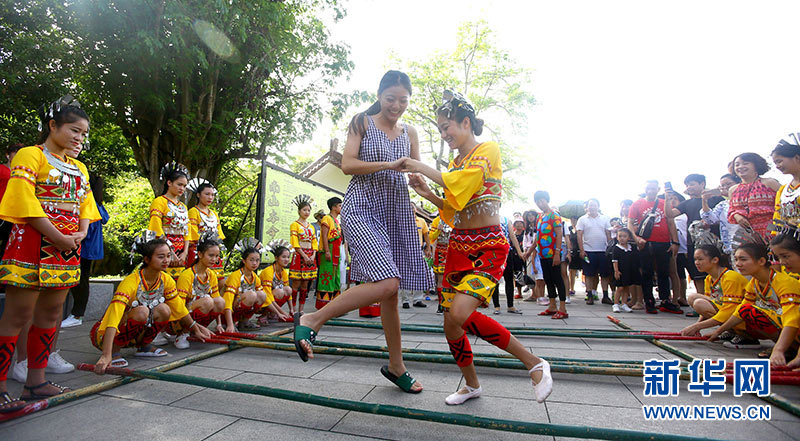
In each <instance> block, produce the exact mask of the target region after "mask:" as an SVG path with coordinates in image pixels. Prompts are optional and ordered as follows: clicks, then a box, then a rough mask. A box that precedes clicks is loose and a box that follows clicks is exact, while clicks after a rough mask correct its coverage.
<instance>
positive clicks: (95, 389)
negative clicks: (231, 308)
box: [0, 328, 292, 423]
mask: <svg viewBox="0 0 800 441" xmlns="http://www.w3.org/2000/svg"><path fill="white" fill-rule="evenodd" d="M291 331H292V328H285V329H280V330H278V331H275V332H272V333H270V334H267V335H271V336H275V337H277V336H280V335H283V334H288V333H289V332H291ZM238 348H239V347H238V346H230V345H228V346H223V347H219V348H214V349H210V350H208V351H205V352H201V353H199V354H195V355H190V356H188V357H184V358H181V359H180V360H175V361H173V362H170V363H166V364H162V365H160V366H157V367H154V368H152V369H151V370H152V371H153V372H166V371H170V370H173V369H177V368H179V367H183V366H186V365H189V364H191V363H194V362H197V361H201V360H205V359H207V358H211V357H214V356H217V355H220V354H224V353H226V352H229V351H232V350H234V349H238ZM134 381H138V378H131V377H120V378H114V379H113V380H107V381H103V382H101V383H96V384H90V385H89V386H85V387H82V388H80V389H76V390H73V391H70V392H66V393H63V394H60V395H56V396H53V397H50V398H48V399H46V400H39V401H34V402H32V403H29V404H28V405H26V406H25V407H23V408H22V409H20V410H18V411H16V412H11V413H4V414H0V423H2V422H4V421H9V420H13V419H16V418H19V417H22V416H25V415H28V414H31V413H34V412H38V411H40V410H44V409H49V408H51V407H54V406H58V405H59V404H65V403H69V402H70V401H75V400H77V399H79V398H83V397H87V396H89V395H94V394H96V393H100V392H104V391H107V390H109V389H113V388H115V387H118V386H122V385H125V384H128V383H132V382H134Z"/></svg>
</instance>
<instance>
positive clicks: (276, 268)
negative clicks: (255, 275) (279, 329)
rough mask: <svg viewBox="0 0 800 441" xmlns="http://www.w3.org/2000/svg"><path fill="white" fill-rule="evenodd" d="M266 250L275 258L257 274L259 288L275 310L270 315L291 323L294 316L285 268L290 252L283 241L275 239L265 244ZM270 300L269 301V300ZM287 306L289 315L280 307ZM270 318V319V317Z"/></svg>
mask: <svg viewBox="0 0 800 441" xmlns="http://www.w3.org/2000/svg"><path fill="white" fill-rule="evenodd" d="M267 249H268V250H269V251H270V252H271V253H272V255H273V256H275V262H273V263H272V265H269V266H268V267H266V268H264V269H263V270H262V271H261V274H259V278H260V279H261V288H262V289H263V290H264V294H266V295H267V300H266V301H267V302H269V303H271V304H272V306H273V307H274V308H275V309H273V310H272V314H269V313H268V315H270V316H271V315H274V316H275V318H276V319H278V320H280V321H291V315H294V305H292V287H291V286H289V271H287V270H286V267H288V266H289V262H290V261H291V259H292V252H291V251H290V249H289V243H288V242H286V241H285V240H283V239H276V240H273V241H272V242H270V243H269V244H267ZM270 299H271V300H270ZM286 303H288V304H289V314H290V315H287V314H286V313H285V312H284V311H283V309H282V307H283V305H284V304H286ZM270 318H271V317H270Z"/></svg>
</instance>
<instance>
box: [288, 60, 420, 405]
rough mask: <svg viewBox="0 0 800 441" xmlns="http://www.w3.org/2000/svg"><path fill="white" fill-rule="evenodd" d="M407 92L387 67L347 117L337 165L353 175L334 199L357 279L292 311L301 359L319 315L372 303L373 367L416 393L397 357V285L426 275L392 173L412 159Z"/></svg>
mask: <svg viewBox="0 0 800 441" xmlns="http://www.w3.org/2000/svg"><path fill="white" fill-rule="evenodd" d="M410 96H411V82H410V80H409V78H408V76H407V75H406V74H404V73H402V72H398V71H389V72H387V73H386V74H385V75H384V76H383V78H382V79H381V83H380V86H379V87H378V101H377V102H375V104H373V105H372V106H371V107H370V108H369V109H368V110H367V111H366V112H364V113H360V114H358V115H356V116H355V117H354V118H353V121H352V122H351V123H350V128H349V130H348V136H347V144H346V145H345V149H344V154H343V155H342V171H343V172H345V173H346V174H349V175H353V179H352V181H350V185H349V187H348V188H347V193H345V196H344V201H343V203H342V230H343V232H344V237H345V240H346V241H347V244H348V246H349V248H350V255H351V256H352V263H351V267H350V273H351V279H353V280H355V281H357V282H362V283H361V284H360V285H358V286H355V287H353V288H350V289H349V290H347V291H345V292H344V293H343V294H342V295H340V296H338V297H337V298H336V299H334V300H333V301H331V302H330V303H329V304H328V305H327V306H325V308H322V309H320V310H319V311H317V312H315V313H312V314H305V315H303V316H302V317H300V315H297V314H296V315H295V336H294V340H295V346H296V347H297V352H298V354H299V355H300V358H302V359H303V360H304V361H305V360H307V359H308V358H310V357H313V352H312V349H311V344H312V343H313V342H314V339H315V337H316V333H317V332H318V331H319V329H320V328H321V327H322V325H323V324H324V323H325V322H326V321H328V320H329V319H331V318H334V317H338V316H340V315H342V314H344V313H347V312H349V311H353V310H355V309H358V308H360V307H364V306H368V305H371V304H374V303H380V304H381V322H382V324H383V330H384V334H385V337H386V344H387V346H388V347H389V364H388V365H387V366H383V367H382V368H381V373H382V374H383V375H384V376H385V377H386V378H388V379H389V380H390V381H392V382H393V383H395V384H396V385H397V386H399V387H400V388H401V389H403V390H404V391H406V392H411V393H417V392H420V391H422V386H421V385H420V384H419V383H418V382H416V381H415V380H414V379H413V378H412V377H411V375H409V373H408V371H407V370H406V368H405V365H404V364H403V357H402V352H401V349H402V344H401V341H400V316H399V313H398V309H397V292H398V289H400V288H402V289H409V290H415V291H422V290H427V289H429V288H430V287H431V286H432V282H433V281H432V278H431V277H430V271H429V270H428V267H427V265H426V263H425V260H424V258H423V255H422V250H421V249H420V246H419V238H418V235H417V230H416V224H415V222H414V213H413V211H412V209H411V203H410V199H409V196H408V188H407V182H406V178H405V176H404V175H403V174H402V173H401V172H400V167H401V164H402V163H401V161H402V159H403V158H405V157H412V158H414V159H419V141H418V138H417V132H416V130H415V129H414V128H413V127H411V126H408V125H406V124H403V123H399V122H398V120H399V118H400V116H401V115H402V114H403V112H404V111H405V110H406V107H407V106H408V100H409V97H410Z"/></svg>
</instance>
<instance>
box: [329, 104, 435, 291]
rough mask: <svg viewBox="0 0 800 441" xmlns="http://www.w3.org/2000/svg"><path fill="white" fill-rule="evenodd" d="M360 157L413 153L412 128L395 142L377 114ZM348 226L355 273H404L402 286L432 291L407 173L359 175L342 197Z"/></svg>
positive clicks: (380, 276) (368, 277) (372, 278)
mask: <svg viewBox="0 0 800 441" xmlns="http://www.w3.org/2000/svg"><path fill="white" fill-rule="evenodd" d="M367 120H368V121H369V126H368V127H367V131H366V133H365V134H364V138H363V139H362V140H361V147H360V148H359V151H358V159H360V160H362V161H366V162H381V161H387V162H390V161H396V160H398V159H400V158H402V157H405V156H409V155H410V154H411V142H410V141H409V139H408V127H407V126H406V125H405V124H404V125H403V133H402V134H401V135H400V136H398V137H397V138H395V139H394V141H389V138H388V137H387V136H386V134H385V133H384V132H383V131H381V130H380V129H378V128H377V127H375V123H374V122H373V121H372V118H371V117H367ZM342 231H343V233H344V238H345V240H346V241H347V244H348V246H349V247H350V255H351V256H352V262H351V265H350V278H351V279H352V280H354V281H358V282H377V281H380V280H385V279H390V278H400V288H401V289H410V290H415V291H420V290H427V289H430V287H431V286H432V284H433V280H432V277H431V274H430V270H429V268H428V265H427V264H426V263H425V260H424V258H423V255H422V249H421V247H420V244H419V235H418V233H417V227H416V224H415V223H414V213H413V211H412V209H411V201H410V199H409V196H408V184H407V182H406V177H405V176H404V175H403V174H402V173H400V172H396V171H393V170H383V171H379V172H376V173H372V174H368V175H355V176H353V179H352V180H351V181H350V185H349V186H348V187H347V192H346V193H345V195H344V200H343V201H342Z"/></svg>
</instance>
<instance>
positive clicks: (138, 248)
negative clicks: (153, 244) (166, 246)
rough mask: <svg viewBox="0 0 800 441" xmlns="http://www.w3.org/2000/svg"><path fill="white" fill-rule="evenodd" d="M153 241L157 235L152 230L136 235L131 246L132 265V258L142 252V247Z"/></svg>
mask: <svg viewBox="0 0 800 441" xmlns="http://www.w3.org/2000/svg"><path fill="white" fill-rule="evenodd" d="M155 239H158V235H157V234H156V232H155V231H152V230H142V232H141V233H139V234H137V235H136V237H135V238H134V239H133V245H132V246H131V264H133V258H134V257H135V256H136V255H137V254H140V253H141V252H142V249H143V247H144V246H145V245H147V243H148V242H150V241H151V240H155Z"/></svg>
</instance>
